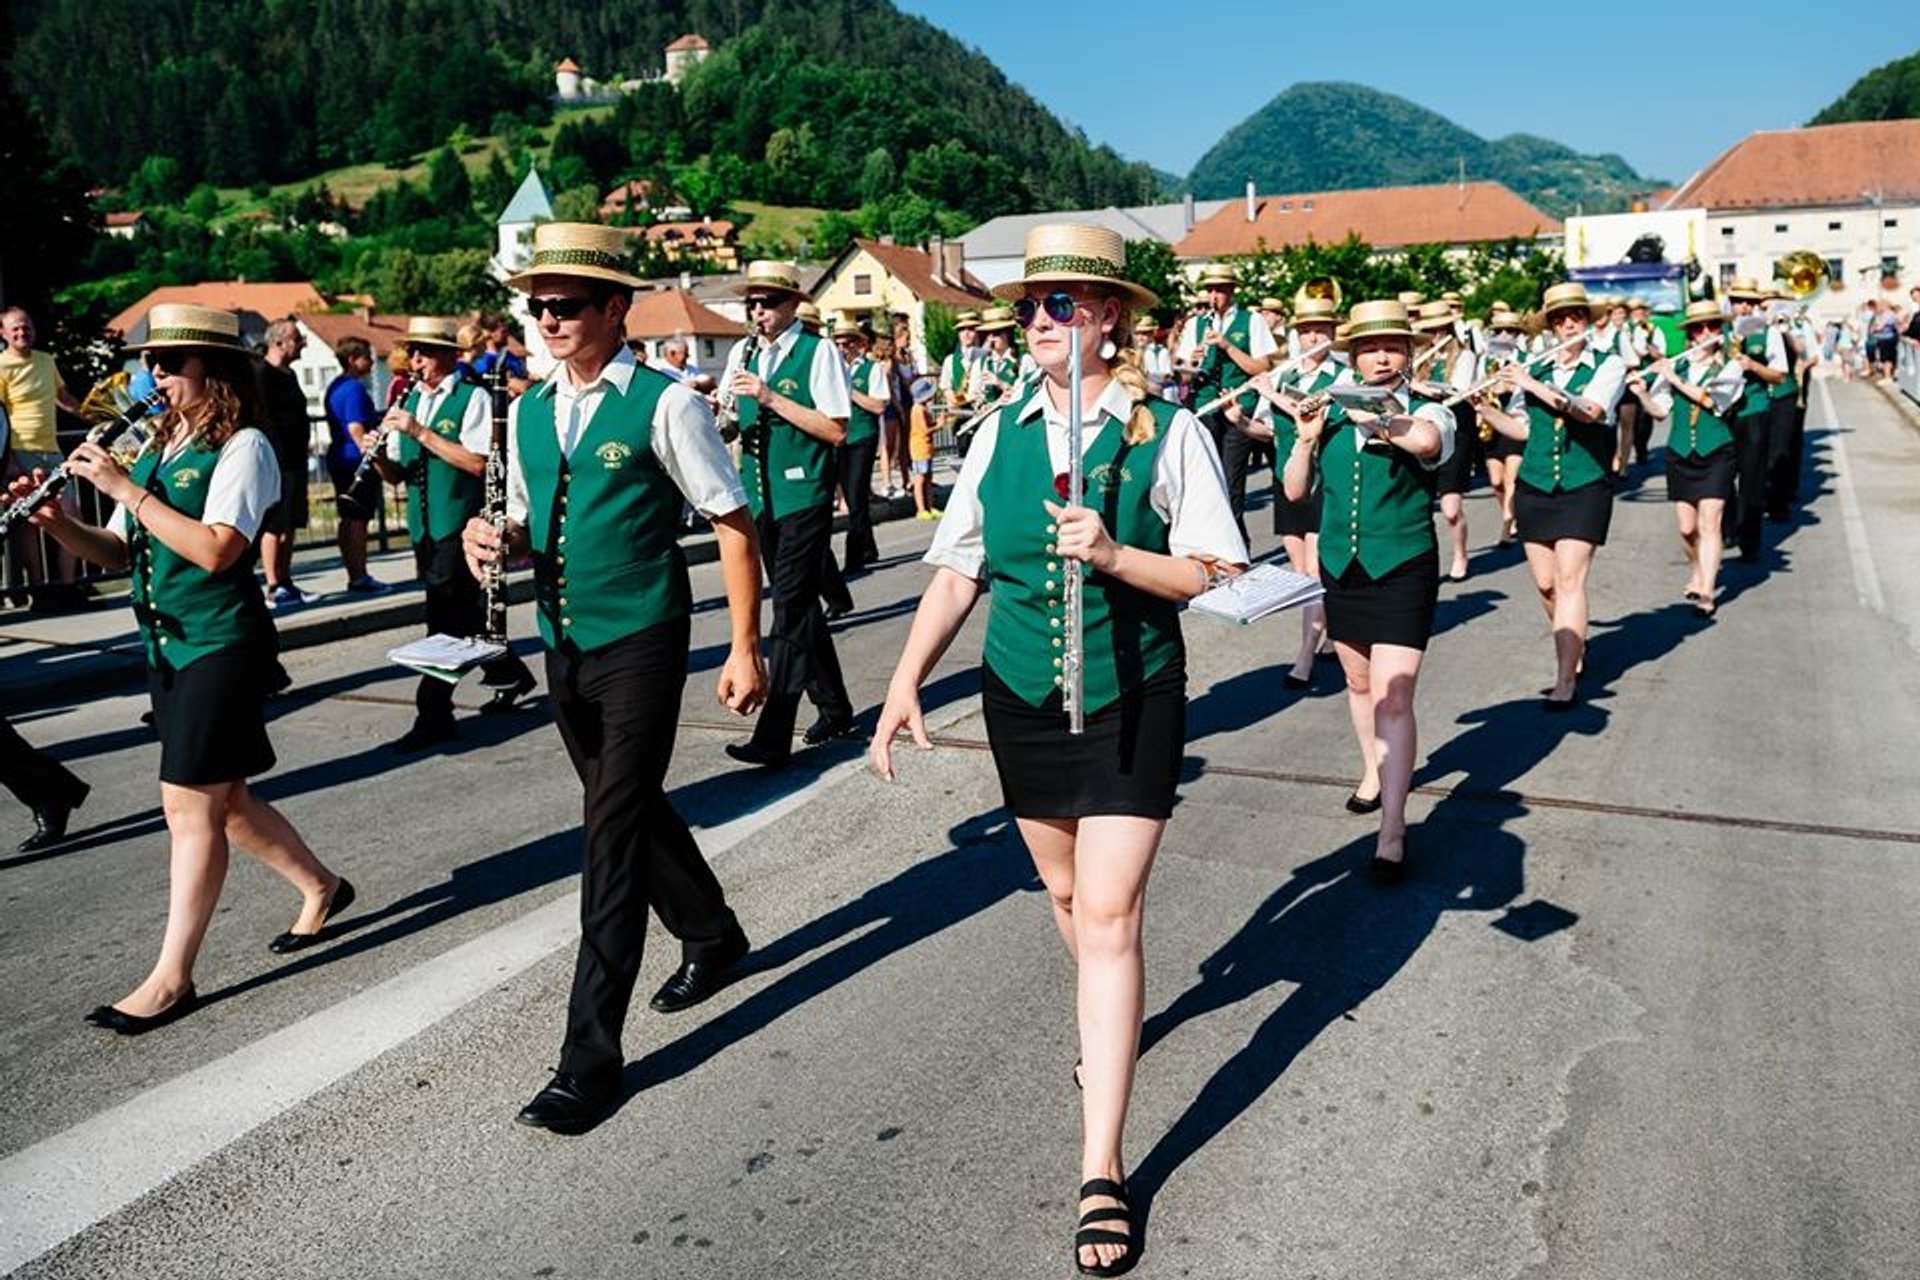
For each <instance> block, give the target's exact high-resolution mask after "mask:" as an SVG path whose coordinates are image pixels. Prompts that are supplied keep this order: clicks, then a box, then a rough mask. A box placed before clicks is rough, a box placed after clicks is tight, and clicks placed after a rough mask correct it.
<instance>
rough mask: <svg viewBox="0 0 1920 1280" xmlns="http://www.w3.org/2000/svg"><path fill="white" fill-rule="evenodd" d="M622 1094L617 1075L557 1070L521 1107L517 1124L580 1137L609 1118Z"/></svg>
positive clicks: (516, 1117) (516, 1120) (515, 1117)
mask: <svg viewBox="0 0 1920 1280" xmlns="http://www.w3.org/2000/svg"><path fill="white" fill-rule="evenodd" d="M619 1093H620V1081H619V1077H618V1076H588V1075H579V1074H576V1073H574V1072H571V1071H556V1072H554V1073H553V1079H552V1080H549V1081H548V1082H547V1086H546V1087H545V1088H544V1089H542V1090H540V1092H538V1093H536V1094H534V1095H533V1100H532V1101H531V1102H529V1103H527V1105H526V1106H524V1107H522V1108H520V1113H519V1114H518V1115H516V1116H514V1118H513V1122H514V1123H515V1124H523V1125H525V1126H527V1128H529V1129H545V1130H546V1131H547V1132H549V1133H560V1134H567V1135H573V1134H581V1133H585V1132H586V1131H587V1130H589V1129H591V1128H593V1126H595V1125H597V1124H599V1123H600V1122H601V1121H602V1120H604V1119H606V1118H607V1113H608V1112H609V1111H611V1110H613V1104H614V1102H615V1101H616V1100H617V1099H618V1097H619Z"/></svg>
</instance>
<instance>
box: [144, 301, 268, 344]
mask: <svg viewBox="0 0 1920 1280" xmlns="http://www.w3.org/2000/svg"><path fill="white" fill-rule="evenodd" d="M158 347H222V348H230V349H232V350H234V351H244V350H246V344H245V343H243V342H241V340H240V317H239V316H237V315H235V314H234V313H233V312H231V311H216V310H214V309H213V308H212V307H195V306H191V305H189V304H187V303H184V302H161V303H157V304H155V306H154V308H153V310H151V311H149V312H147V336H146V339H145V340H144V341H142V342H129V343H128V344H127V350H129V351H151V350H153V349H155V348H158Z"/></svg>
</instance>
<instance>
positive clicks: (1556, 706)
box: [1540, 698, 1580, 715]
mask: <svg viewBox="0 0 1920 1280" xmlns="http://www.w3.org/2000/svg"><path fill="white" fill-rule="evenodd" d="M1579 705H1580V699H1578V698H1543V699H1541V702H1540V709H1541V710H1543V711H1545V712H1546V713H1547V714H1548V715H1564V714H1566V713H1567V712H1569V711H1571V710H1573V709H1574V708H1575V707H1577V706H1579Z"/></svg>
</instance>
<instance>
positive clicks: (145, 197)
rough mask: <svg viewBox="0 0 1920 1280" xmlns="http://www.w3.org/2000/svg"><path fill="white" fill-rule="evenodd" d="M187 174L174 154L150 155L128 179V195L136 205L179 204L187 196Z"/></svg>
mask: <svg viewBox="0 0 1920 1280" xmlns="http://www.w3.org/2000/svg"><path fill="white" fill-rule="evenodd" d="M186 194H187V182H186V176H185V175H184V174H182V173H181V172H180V162H179V161H178V160H175V159H174V158H173V157H172V156H148V157H147V158H146V159H145V160H142V161H141V162H140V167H139V168H138V169H135V170H134V171H133V177H131V178H129V179H128V180H127V197H128V198H129V199H130V200H132V201H133V203H134V205H135V206H136V207H138V206H141V205H149V204H178V203H180V201H181V200H183V199H185V198H186Z"/></svg>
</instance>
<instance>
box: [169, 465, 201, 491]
mask: <svg viewBox="0 0 1920 1280" xmlns="http://www.w3.org/2000/svg"><path fill="white" fill-rule="evenodd" d="M200 479H201V471H200V468H198V467H182V468H180V469H179V470H178V471H176V472H174V473H173V474H172V475H171V476H168V477H167V483H168V484H171V485H172V486H173V487H174V488H175V489H178V490H180V491H182V492H185V491H186V490H188V489H191V488H193V487H194V486H195V485H197V484H199V483H200Z"/></svg>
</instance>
